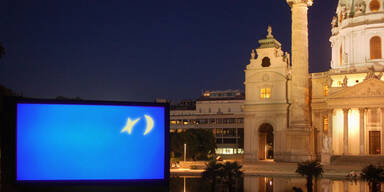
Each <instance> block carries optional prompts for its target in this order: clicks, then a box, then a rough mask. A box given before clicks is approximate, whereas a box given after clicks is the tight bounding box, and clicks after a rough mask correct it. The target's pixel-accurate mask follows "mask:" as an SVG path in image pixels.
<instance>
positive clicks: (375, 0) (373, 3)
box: [369, 0, 380, 12]
mask: <svg viewBox="0 0 384 192" xmlns="http://www.w3.org/2000/svg"><path fill="white" fill-rule="evenodd" d="M369 9H370V10H371V11H372V12H376V11H378V10H379V9H380V2H379V1H378V0H372V1H371V3H369Z"/></svg>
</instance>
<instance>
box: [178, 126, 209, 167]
mask: <svg viewBox="0 0 384 192" xmlns="http://www.w3.org/2000/svg"><path fill="white" fill-rule="evenodd" d="M184 142H185V143H186V144H187V156H189V157H192V159H193V160H194V161H196V160H208V159H211V158H212V157H213V156H214V155H215V150H216V138H215V136H214V135H213V133H212V131H210V130H207V129H188V130H187V131H185V132H184Z"/></svg>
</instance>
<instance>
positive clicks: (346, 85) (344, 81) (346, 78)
mask: <svg viewBox="0 0 384 192" xmlns="http://www.w3.org/2000/svg"><path fill="white" fill-rule="evenodd" d="M342 86H343V87H348V77H347V76H345V77H344V79H343V84H342Z"/></svg>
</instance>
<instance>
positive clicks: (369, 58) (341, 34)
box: [330, 0, 384, 71]
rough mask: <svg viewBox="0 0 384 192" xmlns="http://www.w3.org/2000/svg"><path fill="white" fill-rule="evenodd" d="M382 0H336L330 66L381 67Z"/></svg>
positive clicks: (382, 35)
mask: <svg viewBox="0 0 384 192" xmlns="http://www.w3.org/2000/svg"><path fill="white" fill-rule="evenodd" d="M383 3H384V2H383V0H339V3H338V6H337V9H336V16H334V18H333V19H332V36H331V38H330V41H331V46H332V61H331V67H332V69H340V70H347V71H348V70H367V69H368V68H369V67H372V66H378V67H379V68H380V70H384V57H383V56H384V48H383V47H382V45H384V41H383V39H384V22H383V20H384V8H383V5H384V4H383Z"/></svg>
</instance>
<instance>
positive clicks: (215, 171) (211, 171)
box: [201, 160, 223, 192]
mask: <svg viewBox="0 0 384 192" xmlns="http://www.w3.org/2000/svg"><path fill="white" fill-rule="evenodd" d="M222 167H223V165H222V164H218V163H217V162H216V161H215V160H212V161H210V162H209V163H208V164H207V167H206V168H205V171H204V172H202V173H201V176H202V178H203V179H205V180H207V181H208V182H209V183H211V191H212V192H214V191H215V188H216V182H217V180H218V178H217V177H218V176H220V174H221V173H220V172H221V170H222Z"/></svg>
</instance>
